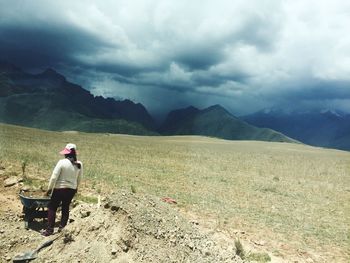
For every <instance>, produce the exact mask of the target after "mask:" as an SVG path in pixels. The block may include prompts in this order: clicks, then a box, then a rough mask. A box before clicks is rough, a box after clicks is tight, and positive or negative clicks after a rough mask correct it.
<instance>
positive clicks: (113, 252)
mask: <svg viewBox="0 0 350 263" xmlns="http://www.w3.org/2000/svg"><path fill="white" fill-rule="evenodd" d="M117 252H118V250H117V249H116V248H115V247H114V248H112V251H111V253H112V255H115V254H117Z"/></svg>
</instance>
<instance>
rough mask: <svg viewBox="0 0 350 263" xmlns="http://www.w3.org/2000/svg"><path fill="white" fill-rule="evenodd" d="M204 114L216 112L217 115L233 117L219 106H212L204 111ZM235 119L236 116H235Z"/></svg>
mask: <svg viewBox="0 0 350 263" xmlns="http://www.w3.org/2000/svg"><path fill="white" fill-rule="evenodd" d="M202 112H203V113H205V112H215V113H216V114H220V115H230V116H233V115H232V114H231V113H230V112H229V111H228V110H226V109H225V108H224V107H222V106H221V105H219V104H216V105H212V106H210V107H208V108H206V109H204V110H202ZM233 117H234V116H233Z"/></svg>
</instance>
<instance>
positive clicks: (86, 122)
mask: <svg viewBox="0 0 350 263" xmlns="http://www.w3.org/2000/svg"><path fill="white" fill-rule="evenodd" d="M0 122H4V123H9V124H16V125H23V126H29V127H35V128H41V129H48V130H58V131H62V130H78V131H86V132H109V133H126V134H138V135H159V134H164V135H178V134H183V135H185V134H186V135H205V136H212V137H218V138H223V139H230V140H262V141H278V142H295V140H293V139H290V138H288V137H286V136H284V135H283V134H281V133H279V132H275V131H273V130H271V129H266V128H257V127H254V126H253V125H250V124H247V123H246V122H244V121H242V120H240V119H238V118H237V117H235V116H233V115H232V114H230V113H229V112H228V111H227V110H225V109H224V108H223V107H221V106H219V105H215V106H212V107H209V108H207V109H204V110H199V109H196V108H194V107H189V108H187V109H180V110H175V111H172V112H170V113H169V115H168V117H167V119H166V121H165V122H164V123H163V125H161V127H160V128H158V129H157V127H156V124H155V121H154V119H153V118H152V116H151V115H150V114H149V113H148V111H147V109H146V108H145V107H144V106H143V105H142V104H140V103H134V102H132V101H130V100H123V101H117V100H115V99H113V98H104V97H101V96H93V95H92V94H91V93H90V92H89V91H87V90H85V89H83V88H82V87H80V86H79V85H76V84H73V83H71V82H69V81H67V79H66V78H65V77H64V76H63V75H61V74H59V73H58V72H56V71H55V70H53V69H50V68H48V69H46V70H45V71H44V72H42V73H40V74H30V73H27V72H24V71H23V70H21V69H20V68H18V67H16V66H15V65H13V64H10V63H5V62H0Z"/></svg>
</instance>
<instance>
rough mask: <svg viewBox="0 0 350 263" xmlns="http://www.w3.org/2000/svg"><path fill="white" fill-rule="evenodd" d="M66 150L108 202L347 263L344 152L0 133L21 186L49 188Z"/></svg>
mask: <svg viewBox="0 0 350 263" xmlns="http://www.w3.org/2000/svg"><path fill="white" fill-rule="evenodd" d="M67 142H74V143H76V144H77V145H78V152H79V158H80V159H81V160H82V161H83V163H84V169H85V170H84V176H85V182H84V185H85V186H84V187H85V191H91V192H92V193H101V195H105V194H108V192H110V191H117V190H118V189H120V188H127V189H130V188H132V189H133V191H137V192H138V193H149V194H153V195H155V196H159V197H165V196H167V197H172V198H174V199H176V200H177V202H178V206H179V207H180V208H181V210H182V211H184V212H187V213H189V214H195V215H197V216H198V217H199V218H204V219H205V220H204V221H207V222H208V225H210V222H212V224H211V225H210V226H211V227H213V226H214V227H215V228H216V229H221V230H222V231H225V232H226V233H228V234H230V235H232V236H233V237H236V236H240V237H241V239H242V240H243V241H244V240H250V241H251V242H253V241H255V243H257V244H258V245H259V246H262V247H263V248H264V249H266V250H267V251H268V252H269V253H270V254H271V255H275V256H278V257H280V258H287V259H289V260H292V259H293V257H294V256H298V258H302V259H305V262H307V260H309V262H349V258H350V253H349V247H350V243H349V239H350V232H349V227H350V153H349V152H344V151H338V150H330V149H322V148H315V147H309V146H306V145H302V144H287V143H268V142H257V141H225V140H218V139H213V138H205V137H198V136H178V137H141V136H127V135H111V134H88V133H76V132H48V131H41V130H35V129H28V128H20V127H16V126H10V125H0V150H1V151H0V160H1V165H4V166H6V167H10V168H11V167H14V169H15V168H16V167H17V168H16V169H17V170H18V169H20V168H21V167H22V168H24V169H22V170H24V172H25V175H26V176H27V177H29V178H30V179H40V180H42V182H44V183H45V185H46V182H47V180H48V178H49V176H50V173H51V170H52V169H53V167H54V165H55V164H56V162H57V160H58V159H59V158H60V156H59V154H58V152H59V150H61V148H62V147H63V146H64V145H65V144H66V143H67ZM18 167H20V168H18ZM311 260H312V261H311ZM291 262H293V261H291ZM301 262H302V261H301Z"/></svg>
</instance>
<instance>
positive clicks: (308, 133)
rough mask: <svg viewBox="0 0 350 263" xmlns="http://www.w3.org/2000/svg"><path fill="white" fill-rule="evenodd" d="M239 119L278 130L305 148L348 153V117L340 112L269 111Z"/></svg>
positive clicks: (349, 139)
mask: <svg viewBox="0 0 350 263" xmlns="http://www.w3.org/2000/svg"><path fill="white" fill-rule="evenodd" d="M240 118H241V119H243V120H245V121H247V122H248V123H250V124H251V125H255V126H257V127H265V128H270V129H273V130H276V131H279V132H281V133H283V134H285V135H287V136H289V137H291V138H294V139H296V140H298V141H301V142H303V143H306V144H309V145H314V146H321V147H329V148H336V149H341V150H350V114H347V113H344V112H340V111H334V110H321V111H286V110H283V109H274V108H273V109H264V110H261V111H258V112H256V113H253V114H250V115H246V116H242V117H240Z"/></svg>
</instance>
